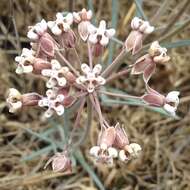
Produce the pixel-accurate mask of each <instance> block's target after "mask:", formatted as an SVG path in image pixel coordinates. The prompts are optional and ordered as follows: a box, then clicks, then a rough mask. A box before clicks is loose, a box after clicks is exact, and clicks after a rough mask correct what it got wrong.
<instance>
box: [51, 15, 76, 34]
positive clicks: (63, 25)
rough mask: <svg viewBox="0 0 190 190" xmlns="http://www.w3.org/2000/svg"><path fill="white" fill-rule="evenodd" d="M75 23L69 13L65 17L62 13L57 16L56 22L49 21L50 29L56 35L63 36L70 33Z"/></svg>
mask: <svg viewBox="0 0 190 190" xmlns="http://www.w3.org/2000/svg"><path fill="white" fill-rule="evenodd" d="M72 23H73V15H72V14H71V13H68V14H67V15H66V16H65V17H64V16H63V14H62V13H57V14H56V20H55V21H49V22H48V27H49V28H50V30H51V32H52V33H53V34H54V35H61V34H62V32H68V31H69V30H70V26H71V24H72Z"/></svg>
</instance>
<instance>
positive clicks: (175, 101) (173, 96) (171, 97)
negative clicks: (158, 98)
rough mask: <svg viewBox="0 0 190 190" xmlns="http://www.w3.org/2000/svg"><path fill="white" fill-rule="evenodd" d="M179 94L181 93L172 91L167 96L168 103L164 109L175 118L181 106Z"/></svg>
mask: <svg viewBox="0 0 190 190" xmlns="http://www.w3.org/2000/svg"><path fill="white" fill-rule="evenodd" d="M179 94H180V93H179V92H178V91H172V92H169V93H168V94H167V96H166V103H165V105H164V109H165V110H166V111H167V112H169V113H170V114H171V115H173V116H175V112H176V110H177V107H178V105H179V97H178V96H179Z"/></svg>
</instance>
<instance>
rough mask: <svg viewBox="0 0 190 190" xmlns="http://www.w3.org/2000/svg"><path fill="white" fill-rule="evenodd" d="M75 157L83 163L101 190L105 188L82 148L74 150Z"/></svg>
mask: <svg viewBox="0 0 190 190" xmlns="http://www.w3.org/2000/svg"><path fill="white" fill-rule="evenodd" d="M74 156H75V158H76V159H77V160H78V162H79V163H80V164H81V166H82V167H83V168H84V170H86V172H87V173H88V174H89V175H90V177H91V178H92V179H93V181H94V183H95V184H96V185H97V187H98V188H99V189H100V190H105V188H104V185H103V184H102V182H101V181H100V179H99V178H98V176H97V175H96V173H95V172H94V171H93V169H92V168H91V167H90V166H89V165H88V163H87V162H86V161H85V159H84V157H83V155H82V153H81V151H80V150H77V151H75V152H74Z"/></svg>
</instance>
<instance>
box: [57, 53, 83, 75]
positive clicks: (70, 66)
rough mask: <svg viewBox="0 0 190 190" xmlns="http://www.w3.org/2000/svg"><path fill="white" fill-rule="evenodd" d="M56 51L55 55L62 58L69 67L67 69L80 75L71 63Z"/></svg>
mask: <svg viewBox="0 0 190 190" xmlns="http://www.w3.org/2000/svg"><path fill="white" fill-rule="evenodd" d="M56 52H57V55H58V56H59V57H60V58H61V59H62V60H63V62H65V64H66V65H67V66H68V67H69V69H71V71H73V73H74V74H75V75H76V76H78V77H79V76H80V75H79V73H78V71H77V70H76V69H75V68H74V67H73V66H72V64H71V63H70V62H69V61H68V60H67V59H66V58H65V57H64V56H63V55H62V54H61V53H60V52H59V51H56Z"/></svg>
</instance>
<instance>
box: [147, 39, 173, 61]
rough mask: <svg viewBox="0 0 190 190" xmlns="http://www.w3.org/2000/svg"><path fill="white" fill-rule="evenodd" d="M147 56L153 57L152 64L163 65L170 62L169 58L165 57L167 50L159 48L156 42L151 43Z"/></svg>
mask: <svg viewBox="0 0 190 190" xmlns="http://www.w3.org/2000/svg"><path fill="white" fill-rule="evenodd" d="M149 54H150V56H152V57H153V60H154V62H158V63H165V62H167V61H169V60H170V57H169V56H168V55H167V49H166V48H164V47H161V46H160V44H159V42H158V41H154V42H152V44H151V46H150V49H149Z"/></svg>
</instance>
